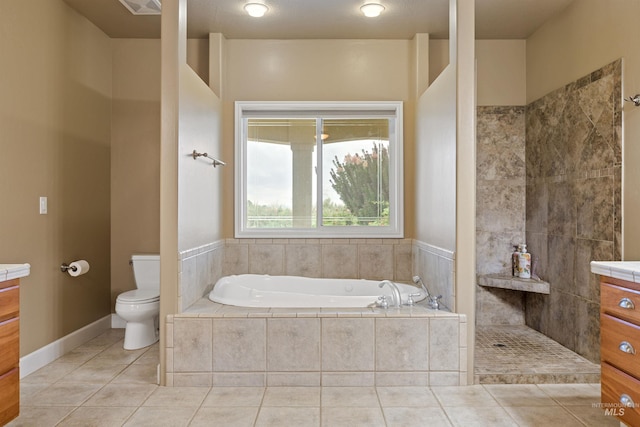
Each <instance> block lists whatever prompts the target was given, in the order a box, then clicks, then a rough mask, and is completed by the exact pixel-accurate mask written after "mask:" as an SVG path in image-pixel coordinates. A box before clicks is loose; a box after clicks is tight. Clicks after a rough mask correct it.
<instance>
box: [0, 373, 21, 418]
mask: <svg viewBox="0 0 640 427" xmlns="http://www.w3.org/2000/svg"><path fill="white" fill-rule="evenodd" d="M19 413H20V371H19V370H18V368H16V369H13V370H12V371H10V372H8V373H6V374H4V375H0V425H1V426H3V425H5V424H7V423H8V422H9V421H11V420H12V419H14V418H16V417H17V416H18V415H19Z"/></svg>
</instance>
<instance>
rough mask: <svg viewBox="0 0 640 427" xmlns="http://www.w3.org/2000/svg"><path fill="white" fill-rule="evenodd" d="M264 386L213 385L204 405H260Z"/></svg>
mask: <svg viewBox="0 0 640 427" xmlns="http://www.w3.org/2000/svg"><path fill="white" fill-rule="evenodd" d="M264 390H265V389H264V387H213V388H212V389H211V390H210V391H209V394H208V395H207V397H206V398H205V400H204V402H203V403H202V406H218V407H224V406H260V405H261V403H262V397H263V396H264Z"/></svg>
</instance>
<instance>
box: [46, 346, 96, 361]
mask: <svg viewBox="0 0 640 427" xmlns="http://www.w3.org/2000/svg"><path fill="white" fill-rule="evenodd" d="M100 351H101V350H100V349H97V348H83V347H78V348H75V349H73V350H71V351H70V352H68V353H66V354H65V355H64V356H62V357H59V358H58V359H56V362H61V363H75V364H81V363H84V362H86V361H87V360H89V359H91V358H93V357H94V356H96V355H97V354H98V353H100Z"/></svg>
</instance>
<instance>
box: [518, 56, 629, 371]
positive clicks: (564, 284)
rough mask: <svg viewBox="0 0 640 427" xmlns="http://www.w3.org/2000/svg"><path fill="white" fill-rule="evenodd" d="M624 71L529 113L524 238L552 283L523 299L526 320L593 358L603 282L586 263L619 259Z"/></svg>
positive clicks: (564, 92)
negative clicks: (547, 290)
mask: <svg viewBox="0 0 640 427" xmlns="http://www.w3.org/2000/svg"><path fill="white" fill-rule="evenodd" d="M621 70H622V61H621V60H617V61H615V62H613V63H611V64H608V65H606V66H604V67H603V68H601V69H599V70H596V71H594V72H593V73H591V74H589V75H587V76H585V77H583V78H581V79H578V80H577V81H575V82H573V83H570V84H568V85H566V86H565V87H563V88H560V89H558V90H556V91H553V92H552V93H550V94H548V95H546V96H544V97H542V98H540V99H538V100H536V101H534V102H532V103H531V104H529V105H528V106H527V110H526V123H527V124H526V177H527V239H528V240H529V244H530V245H531V246H530V247H531V248H532V252H533V253H534V254H535V250H538V251H540V254H541V259H540V265H539V266H538V271H539V275H540V276H541V277H542V278H543V279H544V280H546V281H548V282H549V283H550V285H551V293H550V295H548V296H533V295H528V296H527V297H526V322H527V324H528V325H529V326H532V327H534V328H535V329H538V330H539V331H541V332H543V333H545V334H547V335H550V336H551V337H552V338H554V339H556V340H557V341H559V342H560V343H562V344H563V345H565V346H567V347H568V348H570V349H572V350H574V351H576V352H578V353H579V354H581V355H583V356H585V357H587V358H588V359H590V360H592V361H594V362H597V361H598V360H599V344H598V342H599V336H598V327H597V325H598V322H599V285H598V280H597V277H596V276H595V275H593V274H592V273H591V272H590V268H589V262H590V261H592V260H596V259H597V260H619V259H621V241H620V236H621V224H620V215H621V191H620V189H621V181H622V180H621V174H620V172H619V171H620V165H621V161H622V157H621V147H622V145H621V144H622V137H621V129H622V110H621V104H622V102H621V90H622V89H621V88H622V85H621V81H622V71H621ZM545 220H546V227H545ZM534 247H535V249H534Z"/></svg>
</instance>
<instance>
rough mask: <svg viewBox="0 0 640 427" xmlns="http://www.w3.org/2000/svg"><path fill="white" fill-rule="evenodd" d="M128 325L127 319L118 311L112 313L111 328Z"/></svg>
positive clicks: (120, 327) (122, 327) (121, 327)
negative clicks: (117, 312) (119, 314)
mask: <svg viewBox="0 0 640 427" xmlns="http://www.w3.org/2000/svg"><path fill="white" fill-rule="evenodd" d="M126 326H127V321H126V320H124V319H123V318H122V317H120V316H118V315H117V314H116V313H113V314H112V315H111V329H124V328H125V327H126Z"/></svg>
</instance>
